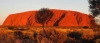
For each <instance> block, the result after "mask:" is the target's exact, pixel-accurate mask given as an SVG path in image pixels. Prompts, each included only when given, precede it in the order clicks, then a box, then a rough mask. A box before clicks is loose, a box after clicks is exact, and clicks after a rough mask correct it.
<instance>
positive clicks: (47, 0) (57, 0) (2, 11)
mask: <svg viewBox="0 0 100 43" xmlns="http://www.w3.org/2000/svg"><path fill="white" fill-rule="evenodd" d="M88 6H89V5H88V1H87V0H0V25H2V24H3V22H4V21H5V19H6V18H7V16H9V15H10V14H14V13H20V12H25V11H32V10H39V9H40V8H43V7H45V8H50V9H62V10H72V11H79V12H82V13H86V14H89V8H88Z"/></svg>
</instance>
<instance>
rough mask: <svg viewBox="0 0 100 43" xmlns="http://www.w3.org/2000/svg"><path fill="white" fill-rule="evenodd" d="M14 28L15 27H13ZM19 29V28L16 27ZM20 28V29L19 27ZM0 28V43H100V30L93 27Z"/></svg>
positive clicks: (97, 27)
mask: <svg viewBox="0 0 100 43" xmlns="http://www.w3.org/2000/svg"><path fill="white" fill-rule="evenodd" d="M13 28H16V27H13ZM17 28H20V27H17ZM21 28H22V27H21ZM24 28H27V29H25V30H20V29H14V30H11V29H9V26H8V27H2V26H1V27H0V43H100V29H99V26H95V27H93V26H92V27H88V28H84V26H83V27H45V33H46V34H45V33H44V32H43V29H42V27H31V26H30V27H23V29H24Z"/></svg>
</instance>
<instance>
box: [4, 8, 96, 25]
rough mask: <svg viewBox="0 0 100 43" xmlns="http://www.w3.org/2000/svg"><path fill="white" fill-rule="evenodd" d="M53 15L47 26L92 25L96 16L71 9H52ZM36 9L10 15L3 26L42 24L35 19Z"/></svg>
mask: <svg viewBox="0 0 100 43" xmlns="http://www.w3.org/2000/svg"><path fill="white" fill-rule="evenodd" d="M51 11H53V13H54V15H53V17H52V18H51V19H50V20H49V21H48V23H45V24H44V25H45V26H92V25H95V21H94V18H93V17H92V16H91V15H87V14H84V13H80V12H76V11H69V10H54V9H53V10H51ZM35 13H36V11H28V12H22V13H16V14H11V15H9V16H8V17H7V18H6V20H5V21H4V23H3V24H2V25H3V26H27V25H28V26H42V24H39V23H37V22H36V20H35Z"/></svg>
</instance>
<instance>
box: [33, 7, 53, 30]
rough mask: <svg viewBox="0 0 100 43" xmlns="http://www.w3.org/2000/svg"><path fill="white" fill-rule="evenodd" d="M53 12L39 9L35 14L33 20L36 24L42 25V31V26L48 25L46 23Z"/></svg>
mask: <svg viewBox="0 0 100 43" xmlns="http://www.w3.org/2000/svg"><path fill="white" fill-rule="evenodd" d="M52 16H53V12H52V11H51V10H49V9H48V8H41V9H40V10H39V11H38V12H37V13H36V14H35V19H36V22H38V23H40V24H42V26H43V30H44V24H45V23H48V21H49V20H50V19H51V18H52Z"/></svg>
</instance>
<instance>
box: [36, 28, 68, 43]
mask: <svg viewBox="0 0 100 43" xmlns="http://www.w3.org/2000/svg"><path fill="white" fill-rule="evenodd" d="M66 37H67V36H66V34H65V33H63V32H60V31H56V30H55V29H45V32H44V31H43V30H41V31H40V34H39V35H38V36H37V42H38V43H41V42H44V43H46V42H47V43H63V42H64V41H65V40H66Z"/></svg>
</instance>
